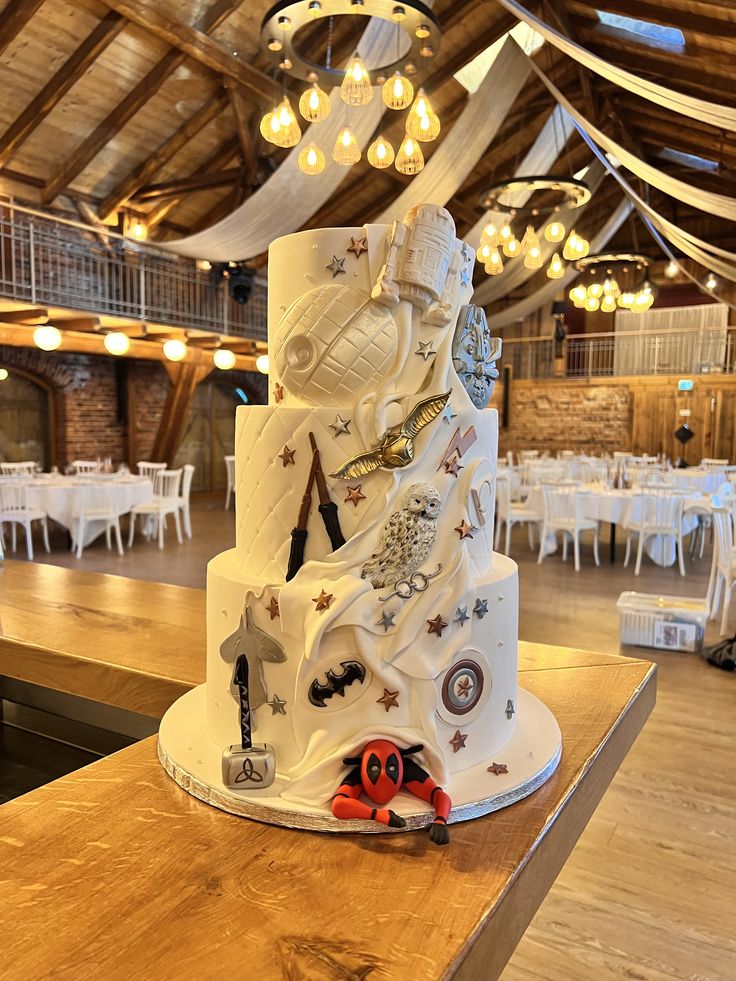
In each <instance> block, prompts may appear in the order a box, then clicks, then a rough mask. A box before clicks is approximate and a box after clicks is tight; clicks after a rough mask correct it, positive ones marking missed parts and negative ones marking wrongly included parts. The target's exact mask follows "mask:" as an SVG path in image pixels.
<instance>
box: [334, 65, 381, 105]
mask: <svg viewBox="0 0 736 981" xmlns="http://www.w3.org/2000/svg"><path fill="white" fill-rule="evenodd" d="M340 98H341V99H342V101H343V102H344V103H346V104H347V105H349V106H365V105H367V104H368V103H369V102H370V101H371V99H372V98H373V87H372V85H371V80H370V77H369V75H368V72H367V70H366V67H365V65H364V64H363V62H362V61H361V59H360V56H359V55H357V54H356V55H354V56H353V57H352V58H351V59H350V61H349V62H348V67H347V69H346V70H345V78H343V80H342V85H341V86H340Z"/></svg>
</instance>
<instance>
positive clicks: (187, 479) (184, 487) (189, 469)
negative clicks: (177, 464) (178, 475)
mask: <svg viewBox="0 0 736 981" xmlns="http://www.w3.org/2000/svg"><path fill="white" fill-rule="evenodd" d="M194 469H195V468H194V464H193V463H185V464H184V466H183V467H182V470H183V471H184V475H183V477H182V481H181V497H182V500H183V501H184V502H185V503H188V501H189V495H190V494H191V492H192V479H193V477H194Z"/></svg>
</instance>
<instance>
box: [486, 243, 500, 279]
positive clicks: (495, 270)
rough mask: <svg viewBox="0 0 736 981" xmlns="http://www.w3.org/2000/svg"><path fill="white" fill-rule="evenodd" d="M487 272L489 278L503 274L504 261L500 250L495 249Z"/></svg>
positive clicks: (487, 264) (487, 266) (488, 263)
mask: <svg viewBox="0 0 736 981" xmlns="http://www.w3.org/2000/svg"><path fill="white" fill-rule="evenodd" d="M485 270H486V272H487V273H488V275H489V276H500V275H501V273H502V272H503V259H502V258H501V254H500V252H499V251H498V249H493V251H492V252H491V255H490V258H489V260H488V262H487V263H486V266H485Z"/></svg>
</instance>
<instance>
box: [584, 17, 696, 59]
mask: <svg viewBox="0 0 736 981" xmlns="http://www.w3.org/2000/svg"><path fill="white" fill-rule="evenodd" d="M596 14H597V15H598V20H599V21H600V23H601V24H603V25H604V27H613V28H614V29H615V30H617V31H626V33H627V34H634V35H636V37H637V38H638V39H639V40H640V41H642V40H643V41H644V42H646V43H648V44H656V45H658V46H662V45H668V46H670V47H674V48H676V49H677V50H678V51H684V49H685V35H684V34H683V33H682V31H681V30H680V29H679V27H667V26H665V25H664V24H654V23H652V21H650V20H639V18H638V17H636V18H635V17H624V16H623V15H622V14H609V13H608V11H607V10H596Z"/></svg>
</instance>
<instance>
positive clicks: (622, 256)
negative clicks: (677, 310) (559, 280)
mask: <svg viewBox="0 0 736 981" xmlns="http://www.w3.org/2000/svg"><path fill="white" fill-rule="evenodd" d="M575 268H576V269H577V270H578V272H580V274H581V275H580V278H579V280H578V283H577V284H576V285H575V286H573V287H572V289H571V290H570V292H569V293H568V296H569V297H570V299H571V300H572V302H573V304H574V305H575V306H576V307H578V308H579V309H584V310H587V311H588V312H589V313H593V312H595V311H596V310H601V311H602V312H603V313H613V312H614V311H615V310H617V309H622V310H631V311H632V312H633V313H644V312H645V311H646V310H648V309H649V308H650V307H651V305H652V304H653V303H654V300H655V299H656V296H657V287H656V286H655V285H654V283H653V282H652V281H651V280H650V279H649V276H648V270H649V259H647V257H646V256H643V255H639V254H638V253H632V252H606V253H599V254H597V255H589V256H586V257H585V258H583V259H580V260H579V261H578V262H576V264H575Z"/></svg>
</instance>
